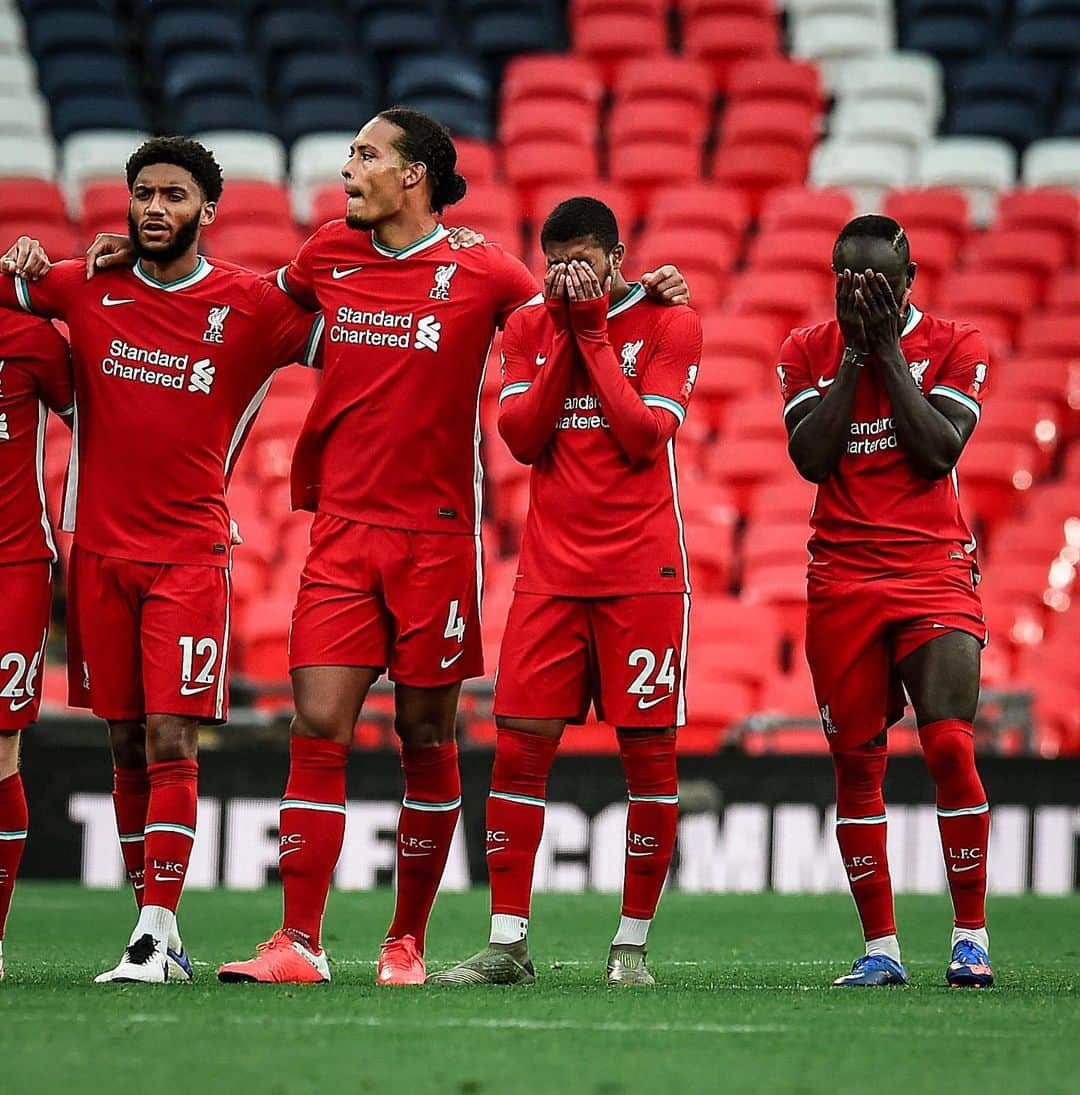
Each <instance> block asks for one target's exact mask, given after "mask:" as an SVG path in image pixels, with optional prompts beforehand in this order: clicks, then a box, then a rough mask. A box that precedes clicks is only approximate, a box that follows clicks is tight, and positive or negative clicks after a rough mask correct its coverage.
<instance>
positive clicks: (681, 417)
mask: <svg viewBox="0 0 1080 1095" xmlns="http://www.w3.org/2000/svg"><path fill="white" fill-rule="evenodd" d="M700 367H701V320H700V319H699V318H698V314H697V312H694V311H692V310H691V309H689V308H679V309H678V310H677V311H676V312H675V313H674V314H672V315H671V316H670V317H669V318H668V320H667V322H666V323H665V324H664V327H663V330H662V331H661V332H660V335H659V337H658V338H657V340H656V346H655V347H654V349H653V352H652V353H651V354H650V355H649V358H648V360H647V361H646V362H645V367H644V369H643V370H642V374H641V401H642V403H644V404H645V406H646V407H659V408H662V409H663V410H665V411H670V412H671V413H672V414H673V415H674V416H675V418H676V420H677V421H678V423H679V425H682V423H683V422H684V421H685V420H686V409H687V407H688V406H689V404H690V396H691V394H692V393H693V390H694V384H695V383H696V381H697V375H698V369H699V368H700Z"/></svg>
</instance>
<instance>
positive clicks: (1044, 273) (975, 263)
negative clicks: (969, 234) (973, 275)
mask: <svg viewBox="0 0 1080 1095" xmlns="http://www.w3.org/2000/svg"><path fill="white" fill-rule="evenodd" d="M1066 257H1067V251H1066V247H1065V244H1064V243H1063V242H1062V239H1061V236H1060V234H1059V233H1057V232H1055V231H1054V230H1053V229H1050V228H995V229H991V230H990V231H989V232H987V233H986V235H984V236H982V237H981V238H980V239H977V240H975V241H973V242H972V244H971V245H970V246H969V247H968V249H967V252H966V254H965V256H964V258H965V261H966V263H967V265H968V266H970V267H973V268H978V269H981V270H1012V271H1017V272H1019V273H1024V274H1028V275H1030V276H1031V277H1032V278H1033V279H1034V280H1035V283H1036V288H1037V289H1038V290H1039V293H1038V295H1039V296H1040V297H1041V296H1042V291H1041V290H1042V286H1043V283H1044V281H1045V282H1049V281H1050V279H1052V278H1053V277H1055V276H1056V274H1057V272H1058V271H1059V270H1060V269H1061V267H1062V266H1063V265H1064V264H1065V261H1066Z"/></svg>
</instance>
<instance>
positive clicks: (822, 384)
mask: <svg viewBox="0 0 1080 1095" xmlns="http://www.w3.org/2000/svg"><path fill="white" fill-rule="evenodd" d="M835 383H836V377H835V376H834V377H833V378H832V380H826V379H825V378H824V377H823V376H819V377H818V382H817V385H818V387H819V388H827V387H828V386H829V385H830V384H835Z"/></svg>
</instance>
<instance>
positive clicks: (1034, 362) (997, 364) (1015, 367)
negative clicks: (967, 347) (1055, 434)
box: [991, 316, 1080, 425]
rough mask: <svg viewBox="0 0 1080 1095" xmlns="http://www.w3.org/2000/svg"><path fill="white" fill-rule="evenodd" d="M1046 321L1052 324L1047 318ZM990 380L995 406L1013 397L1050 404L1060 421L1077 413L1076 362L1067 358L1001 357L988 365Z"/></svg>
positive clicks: (1079, 380)
mask: <svg viewBox="0 0 1080 1095" xmlns="http://www.w3.org/2000/svg"><path fill="white" fill-rule="evenodd" d="M1047 322H1048V323H1052V322H1054V320H1053V318H1051V317H1050V316H1048V317H1047ZM991 370H992V371H991V381H992V384H993V397H992V399H991V402H992V403H994V404H996V403H997V402H998V401H999V399H1001V400H1011V399H1012V398H1013V397H1014V396H1027V397H1031V398H1038V399H1041V400H1044V401H1045V402H1047V403H1050V404H1052V405H1053V406H1054V407H1055V408H1056V410H1057V413H1058V415H1059V417H1061V418H1062V424H1063V425H1064V424H1065V422H1066V419H1068V418H1071V416H1072V415H1073V414H1075V412H1077V411H1080V360H1072V359H1070V358H1067V357H1029V356H1027V355H1024V356H1022V357H1017V358H1008V357H1003V358H999V359H996V360H994V361H993V362H992V363H991Z"/></svg>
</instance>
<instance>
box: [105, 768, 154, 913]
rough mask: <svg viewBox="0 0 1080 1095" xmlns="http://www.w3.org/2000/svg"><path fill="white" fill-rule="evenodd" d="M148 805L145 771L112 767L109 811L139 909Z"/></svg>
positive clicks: (148, 797) (148, 783) (147, 777)
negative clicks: (111, 805) (114, 823)
mask: <svg viewBox="0 0 1080 1095" xmlns="http://www.w3.org/2000/svg"><path fill="white" fill-rule="evenodd" d="M149 804H150V777H149V775H147V772H146V769H145V768H117V767H115V766H114V767H113V810H114V812H115V813H116V832H117V835H118V836H119V837H120V854H121V855H122V856H123V857H124V870H125V871H126V872H127V877H128V882H130V883H131V889H132V892H133V893H134V894H135V904H136V905H138V907H139V908H140V909H141V908H142V903H143V866H144V855H143V852H144V844H143V841H144V837H143V829H145V828H146V810H147V807H148V806H149Z"/></svg>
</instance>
